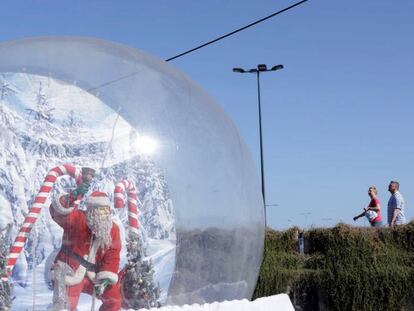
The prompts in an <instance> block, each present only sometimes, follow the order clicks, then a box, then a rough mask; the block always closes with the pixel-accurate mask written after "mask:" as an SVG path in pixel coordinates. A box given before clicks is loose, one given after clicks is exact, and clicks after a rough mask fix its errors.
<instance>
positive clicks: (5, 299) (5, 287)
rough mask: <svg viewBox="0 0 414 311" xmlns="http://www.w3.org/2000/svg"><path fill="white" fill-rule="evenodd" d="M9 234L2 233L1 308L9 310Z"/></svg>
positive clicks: (0, 246) (0, 244) (0, 237)
mask: <svg viewBox="0 0 414 311" xmlns="http://www.w3.org/2000/svg"><path fill="white" fill-rule="evenodd" d="M8 244H9V243H7V235H4V234H3V233H0V275H1V279H0V310H2V311H3V310H4V311H6V310H9V308H10V306H11V285H10V283H9V280H8V278H7V272H6V262H7V258H6V255H7V253H8Z"/></svg>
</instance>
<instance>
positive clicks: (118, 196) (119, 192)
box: [114, 179, 138, 234]
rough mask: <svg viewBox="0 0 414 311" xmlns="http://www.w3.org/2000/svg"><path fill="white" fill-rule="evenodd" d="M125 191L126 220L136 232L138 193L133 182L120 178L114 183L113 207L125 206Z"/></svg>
mask: <svg viewBox="0 0 414 311" xmlns="http://www.w3.org/2000/svg"><path fill="white" fill-rule="evenodd" d="M125 191H126V192H127V194H128V222H129V228H130V230H131V231H132V232H135V233H137V234H138V207H137V203H138V195H137V190H136V189H135V186H134V184H133V183H132V182H131V181H128V180H125V179H124V180H121V181H120V182H119V183H117V184H116V185H115V191H114V201H115V202H114V205H115V208H122V207H124V206H125Z"/></svg>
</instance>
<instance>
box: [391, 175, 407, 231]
mask: <svg viewBox="0 0 414 311" xmlns="http://www.w3.org/2000/svg"><path fill="white" fill-rule="evenodd" d="M399 190H400V184H399V182H398V181H391V182H390V184H389V185H388V191H389V192H390V193H391V197H390V199H389V201H388V225H389V226H390V227H391V228H395V227H396V226H398V225H403V224H405V223H406V220H405V215H404V212H405V202H404V198H403V196H402V195H401V193H400V191H399Z"/></svg>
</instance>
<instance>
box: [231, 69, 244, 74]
mask: <svg viewBox="0 0 414 311" xmlns="http://www.w3.org/2000/svg"><path fill="white" fill-rule="evenodd" d="M233 72H238V73H243V72H246V71H245V70H244V69H243V68H233Z"/></svg>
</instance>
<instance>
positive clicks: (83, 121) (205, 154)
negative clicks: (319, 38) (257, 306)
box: [0, 37, 264, 310]
mask: <svg viewBox="0 0 414 311" xmlns="http://www.w3.org/2000/svg"><path fill="white" fill-rule="evenodd" d="M0 91H1V93H0V96H1V98H0V118H1V121H2V122H1V124H0V144H1V146H0V148H1V152H0V203H1V204H0V205H1V214H0V226H1V228H0V229H1V230H2V234H3V238H4V239H6V240H7V241H8V242H7V243H8V244H7V246H10V245H12V244H13V242H14V241H15V239H16V237H18V236H19V234H21V228H22V227H24V226H25V223H26V222H27V217H29V216H30V215H31V214H28V213H29V212H33V210H31V208H32V207H33V206H36V202H37V196H39V195H40V194H39V193H42V192H41V191H40V192H39V189H43V188H42V186H44V182H46V179H45V177H46V176H49V175H50V174H51V173H50V170H52V169H54V168H59V167H61V168H62V165H64V164H65V165H69V166H68V167H64V168H63V169H65V170H67V171H70V170H71V167H74V168H77V169H78V170H81V169H82V168H92V169H93V170H94V172H95V174H94V177H93V180H92V182H91V184H90V185H89V184H88V186H89V188H88V189H87V192H86V193H85V194H84V195H85V198H86V197H88V196H89V197H90V196H92V193H93V192H94V191H103V192H105V193H107V194H108V197H109V199H110V200H111V202H112V204H114V201H116V200H117V198H118V197H117V195H118V194H116V189H117V188H116V187H117V186H118V185H119V182H121V181H123V180H124V181H126V183H125V182H124V186H122V185H121V186H122V187H124V188H125V189H124V194H125V196H126V197H128V198H126V199H127V202H130V201H131V200H129V201H128V199H130V197H131V196H133V194H131V193H132V192H131V193H130V192H128V191H129V190H130V188H128V187H129V186H131V187H132V188H134V191H135V193H136V195H137V208H138V210H139V212H138V216H137V219H138V223H139V225H138V226H137V228H135V229H136V230H137V231H139V232H138V235H137V236H135V237H136V238H137V237H139V238H137V239H138V240H139V243H138V245H135V244H134V245H135V247H138V248H139V249H143V253H142V254H141V255H142V256H144V257H143V258H142V261H141V264H142V262H144V263H146V264H147V266H145V267H144V266H142V267H143V269H144V268H147V269H149V270H151V269H153V272H154V273H152V272H151V271H147V274H145V275H144V274H139V273H138V274H136V275H135V274H134V275H135V276H136V281H137V283H140V282H141V281H142V279H144V281H143V282H144V283H145V280H146V277H148V278H149V277H151V280H152V283H151V284H152V285H151V284H150V285H147V290H154V291H158V294H157V295H156V298H154V299H155V300H157V302H159V303H161V304H185V303H203V302H212V301H223V300H231V299H241V298H251V295H252V293H253V290H254V288H255V284H256V280H257V275H258V272H259V268H260V264H261V259H262V252H263V240H264V214H263V201H262V198H261V192H260V186H259V179H258V176H257V172H256V170H255V166H254V163H253V161H252V159H251V157H250V154H249V152H248V150H247V148H246V146H245V144H244V142H243V141H242V139H241V137H240V135H239V133H238V131H237V129H236V128H235V126H234V125H233V123H232V122H231V121H230V120H229V118H228V117H227V116H226V115H225V113H224V112H223V110H222V109H221V108H220V107H218V106H217V105H216V104H215V103H214V101H213V100H212V99H211V97H209V96H208V94H206V93H205V92H204V91H203V90H202V89H201V88H200V87H199V86H197V85H196V84H195V83H194V82H192V81H191V80H190V79H189V78H188V77H186V76H185V75H184V74H182V73H181V72H180V71H178V70H177V69H175V68H173V67H172V66H171V65H169V64H168V63H166V62H164V61H161V60H158V59H155V58H154V57H151V56H149V55H147V54H145V53H143V52H141V51H139V50H136V49H132V48H128V47H125V46H122V45H118V44H115V43H111V42H106V41H100V40H95V39H86V38H66V37H54V38H52V37H51V38H34V39H27V40H19V41H13V42H6V43H2V44H0ZM57 170H58V171H59V169H57ZM59 172H60V171H59ZM82 172H83V171H82ZM53 174H54V173H52V175H53ZM73 174H75V173H73ZM73 174H72V175H73ZM63 175H65V174H63ZM69 175H70V174H69V173H67V174H66V176H62V177H59V178H58V179H57V181H56V182H55V184H53V186H51V188H52V189H51V190H50V193H48V194H47V195H43V196H44V197H45V200H46V201H45V202H44V203H42V204H43V205H42V209H41V210H38V211H37V212H38V215H37V216H36V217H37V218H36V220H35V222H34V224H31V225H30V226H31V229H32V230H31V231H30V234H29V233H28V234H27V241H25V242H24V243H25V244H24V248H23V251H22V252H20V253H17V254H15V255H14V256H15V257H16V256H17V261H16V262H15V263H14V265H13V277H12V278H11V280H12V281H13V285H14V293H15V295H16V299H15V300H14V302H13V306H12V310H19V308H22V310H25V309H26V308H28V307H30V306H31V304H33V303H35V304H36V306H37V308H40V309H43V307H44V308H45V309H46V307H47V306H50V304H51V303H52V299H53V298H52V296H53V293H52V292H53V290H52V283H51V281H50V280H51V279H50V276H48V269H50V265H51V263H52V262H53V260H54V257H55V256H56V253H57V252H58V251H59V249H60V247H61V243H62V232H63V231H62V229H61V228H60V227H59V226H58V224H57V223H56V221H54V220H55V219H54V218H53V219H52V217H51V215H50V213H49V210H48V205H50V203H51V202H52V203H53V200H54V197H58V196H59V193H62V192H65V191H66V192H67V189H79V188H80V186H79V185H80V184H82V181H79V180H77V179H76V176H69ZM84 175H85V174H84ZM82 176H83V175H82ZM128 182H131V184H130V185H129V184H128ZM132 185H133V186H132ZM127 188H128V189H129V190H128V189H127ZM132 188H131V189H132ZM131 191H132V190H131ZM40 196H42V195H40ZM85 200H86V201H87V199H85ZM85 200H84V199H83V197H81V198H80V199H79V207H78V208H79V210H85V209H86V207H85ZM132 201H133V200H132ZM126 204H129V203H126ZM52 205H53V204H52ZM116 207H117V206H116V204H115V206H113V207H112V217H113V219H114V222H115V223H116V224H117V225H118V226H119V227H120V232H121V240H122V250H121V251H120V258H121V260H120V267H119V269H120V270H122V269H123V268H124V266H126V265H128V263H129V260H131V256H132V255H131V254H130V252H131V249H130V248H128V247H130V246H131V245H128V242H127V241H129V242H134V239H132V240H131V238H130V239H128V234H129V233H128V232H130V231H131V230H132V229H131V228H134V225H133V221H131V219H130V217H131V209H129V205H128V209H127V207H125V208H116ZM133 213H134V212H132V214H133ZM132 216H133V215H132ZM27 226H29V225H27ZM19 230H20V231H19ZM13 245H14V244H13ZM7 251H8V249H7V250H6V249H3V250H2V255H3V256H4V255H5V252H7ZM14 251H15V252H16V249H14ZM11 253H12V252H11ZM135 255H136V254H135ZM141 255H139V256H141ZM8 256H9V258H10V254H8ZM128 256H129V257H128ZM136 256H138V255H136ZM120 279H122V277H120ZM122 280H123V282H126V280H128V278H123V279H122ZM129 281H131V279H129ZM120 282H121V281H120ZM126 290H128V286H126V287H124V288H123V290H122V295H123V299H124V300H128V293H125V291H126ZM34 293H37V294H36V295H37V297H43V298H42V299H37V301H35V302H33V297H34ZM91 303H92V302H91V298H90V296H81V299H80V301H79V305H78V308H79V310H83V309H82V308H85V310H89V309H90V305H91ZM96 303H97V305H98V303H100V302H99V301H98V300H97V302H96ZM42 306H43V307H42ZM123 306H124V308H126V306H128V304H123ZM130 306H131V305H129V307H130Z"/></svg>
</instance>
